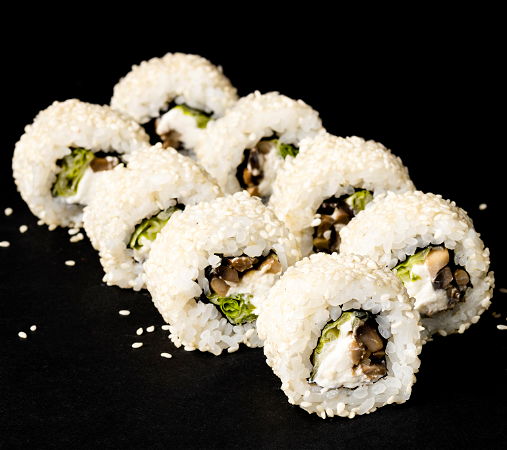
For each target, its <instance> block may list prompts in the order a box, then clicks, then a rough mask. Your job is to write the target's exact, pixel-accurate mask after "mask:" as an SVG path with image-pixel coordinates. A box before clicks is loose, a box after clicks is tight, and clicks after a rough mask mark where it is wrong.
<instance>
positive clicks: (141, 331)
mask: <svg viewBox="0 0 507 450" xmlns="http://www.w3.org/2000/svg"><path fill="white" fill-rule="evenodd" d="M136 334H137V335H138V336H141V334H143V329H142V328H138V329H137V331H136Z"/></svg>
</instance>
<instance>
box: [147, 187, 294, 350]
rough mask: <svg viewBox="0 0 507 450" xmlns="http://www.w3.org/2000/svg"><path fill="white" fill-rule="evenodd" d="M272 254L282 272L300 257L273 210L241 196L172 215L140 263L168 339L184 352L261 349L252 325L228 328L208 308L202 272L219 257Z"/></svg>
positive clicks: (215, 264) (210, 306) (216, 313)
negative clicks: (241, 347)
mask: <svg viewBox="0 0 507 450" xmlns="http://www.w3.org/2000/svg"><path fill="white" fill-rule="evenodd" d="M272 250H273V251H274V252H275V253H276V254H277V256H278V258H279V261H280V263H281V264H282V271H285V270H287V268H288V267H289V266H291V265H293V264H294V263H295V262H296V261H298V260H299V259H300V257H301V253H300V251H299V247H298V246H297V243H296V242H295V240H294V239H293V236H292V235H291V234H290V233H289V231H288V230H287V228H286V227H285V226H284V225H283V223H282V222H280V221H279V220H278V219H277V218H276V216H275V214H274V212H273V210H272V209H271V208H267V207H266V206H264V205H263V204H262V202H261V201H260V200H259V199H258V198H256V197H250V195H249V194H248V193H247V192H245V191H243V192H238V193H236V194H235V195H233V196H227V197H222V198H217V199H216V200H213V201H211V202H205V203H200V204H198V205H195V206H191V207H187V208H186V209H185V211H183V212H182V213H177V214H175V215H174V216H173V217H172V218H171V220H169V222H168V223H167V225H166V226H165V227H164V228H163V230H162V231H161V233H160V234H159V236H158V237H157V239H156V240H155V242H154V244H153V246H152V249H151V253H150V257H149V259H148V261H147V262H146V264H145V271H146V274H145V278H146V284H147V287H148V290H149V291H150V293H151V295H152V297H153V302H154V303H155V306H156V307H157V308H158V310H159V311H160V313H161V314H162V316H163V317H164V319H165V321H166V322H168V323H169V324H170V330H171V338H172V340H173V342H174V343H175V344H176V345H177V346H180V345H184V346H185V349H186V350H195V349H199V350H201V351H209V352H211V353H213V354H215V355H219V354H220V353H221V352H222V350H224V349H228V351H229V352H232V351H235V350H237V349H238V346H239V344H240V343H242V342H243V343H245V344H246V345H247V346H249V347H257V346H260V345H262V344H261V341H260V340H259V338H258V336H257V332H256V329H255V325H256V324H255V322H252V323H246V324H244V325H238V326H233V325H231V324H230V323H229V322H228V321H227V319H226V318H224V317H222V314H221V313H220V312H219V310H218V309H217V308H216V306H215V305H213V304H211V303H203V302H202V301H201V300H199V297H200V296H201V294H202V293H203V291H204V292H206V291H208V292H209V287H208V280H207V279H206V277H205V269H206V267H208V266H212V267H217V266H218V265H219V264H220V257H221V256H224V257H227V256H241V255H243V254H245V255H247V256H250V257H259V256H261V255H263V256H266V255H268V254H269V252H270V251H272Z"/></svg>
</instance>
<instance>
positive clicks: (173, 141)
mask: <svg viewBox="0 0 507 450" xmlns="http://www.w3.org/2000/svg"><path fill="white" fill-rule="evenodd" d="M160 139H161V140H162V148H168V147H171V148H174V149H176V150H178V149H180V148H181V140H180V139H181V134H180V133H178V132H177V131H175V130H170V131H169V132H168V133H164V134H161V135H160Z"/></svg>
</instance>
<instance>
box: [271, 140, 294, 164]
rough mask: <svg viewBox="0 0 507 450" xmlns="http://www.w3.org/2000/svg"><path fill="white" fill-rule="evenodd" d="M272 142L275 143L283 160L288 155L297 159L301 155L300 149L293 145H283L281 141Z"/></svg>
mask: <svg viewBox="0 0 507 450" xmlns="http://www.w3.org/2000/svg"><path fill="white" fill-rule="evenodd" d="M271 142H273V144H274V145H275V148H276V150H277V151H278V153H279V154H280V156H281V157H282V158H283V159H285V158H286V157H287V155H290V156H292V157H295V156H296V155H297V154H298V153H299V149H297V148H296V147H294V146H293V145H292V144H283V143H282V142H281V141H280V139H273V140H272V141H271Z"/></svg>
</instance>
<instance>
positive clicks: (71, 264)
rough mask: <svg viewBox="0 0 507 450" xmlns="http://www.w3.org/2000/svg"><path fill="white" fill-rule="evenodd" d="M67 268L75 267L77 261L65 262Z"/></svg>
mask: <svg viewBox="0 0 507 450" xmlns="http://www.w3.org/2000/svg"><path fill="white" fill-rule="evenodd" d="M65 265H66V266H75V265H76V261H72V259H69V260H68V261H65Z"/></svg>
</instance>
